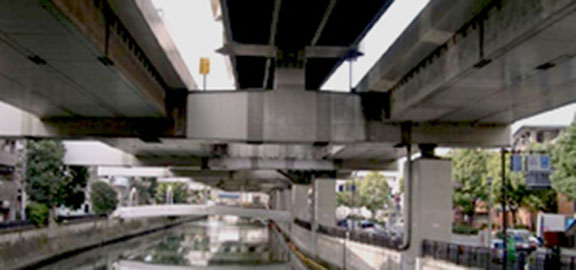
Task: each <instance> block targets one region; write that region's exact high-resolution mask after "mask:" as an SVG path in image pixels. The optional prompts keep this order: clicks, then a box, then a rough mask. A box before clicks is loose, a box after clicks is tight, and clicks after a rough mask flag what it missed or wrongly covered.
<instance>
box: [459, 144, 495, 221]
mask: <svg viewBox="0 0 576 270" xmlns="http://www.w3.org/2000/svg"><path fill="white" fill-rule="evenodd" d="M451 155H452V164H453V170H452V178H453V180H454V182H455V184H456V189H455V191H454V197H453V200H454V205H455V206H459V207H460V208H461V211H462V213H463V214H464V215H466V216H468V217H469V222H470V224H472V223H473V220H474V214H475V212H476V204H477V203H478V202H479V201H480V200H486V198H487V197H488V192H489V190H488V184H487V180H486V175H487V171H488V169H487V167H486V166H487V164H486V160H487V159H488V157H489V153H488V152H487V151H486V150H480V149H457V150H454V151H453V152H452V153H451Z"/></svg>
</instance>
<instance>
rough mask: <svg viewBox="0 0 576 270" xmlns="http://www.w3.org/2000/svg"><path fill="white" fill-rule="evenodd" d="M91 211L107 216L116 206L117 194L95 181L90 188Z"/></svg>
mask: <svg viewBox="0 0 576 270" xmlns="http://www.w3.org/2000/svg"><path fill="white" fill-rule="evenodd" d="M90 199H91V201H92V209H94V212H95V213H96V214H99V215H102V214H109V213H111V212H112V211H114V210H115V209H116V206H117V205H118V193H117V192H116V190H114V189H113V188H112V187H111V186H110V185H108V184H107V183H105V182H102V181H96V182H94V183H92V185H91V186H90Z"/></svg>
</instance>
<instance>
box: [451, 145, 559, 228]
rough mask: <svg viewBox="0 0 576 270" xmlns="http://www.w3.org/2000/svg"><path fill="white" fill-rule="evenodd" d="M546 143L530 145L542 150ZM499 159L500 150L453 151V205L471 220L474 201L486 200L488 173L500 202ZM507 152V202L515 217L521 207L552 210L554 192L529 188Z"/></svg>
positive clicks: (494, 193) (500, 177) (553, 207)
mask: <svg viewBox="0 0 576 270" xmlns="http://www.w3.org/2000/svg"><path fill="white" fill-rule="evenodd" d="M547 147H548V146H546V145H540V144H536V145H532V146H530V147H529V149H533V150H544V149H546V148H547ZM501 162H502V160H501V153H499V152H491V151H487V150H478V149H456V150H454V151H453V152H452V164H453V171H452V174H453V175H452V176H453V179H454V181H455V184H456V189H455V191H454V206H458V207H460V208H461V209H462V213H463V214H465V215H467V216H469V217H470V220H469V223H470V224H472V222H473V218H474V213H475V209H476V204H477V203H478V202H479V201H486V200H487V198H488V195H489V186H488V181H487V179H488V177H491V178H492V196H493V199H494V201H495V202H502V199H503V196H502V163H501ZM509 165H510V163H509V156H508V155H507V156H506V164H505V176H506V186H507V189H506V195H507V196H506V198H507V201H506V204H507V206H508V208H509V209H510V210H511V211H512V216H513V219H514V220H515V219H516V211H517V210H518V209H519V208H520V207H527V208H529V209H530V210H533V211H537V210H543V211H553V210H555V208H556V192H555V191H554V190H551V189H547V190H529V189H528V188H527V186H526V180H525V177H524V174H523V173H521V172H511V171H510V166H509Z"/></svg>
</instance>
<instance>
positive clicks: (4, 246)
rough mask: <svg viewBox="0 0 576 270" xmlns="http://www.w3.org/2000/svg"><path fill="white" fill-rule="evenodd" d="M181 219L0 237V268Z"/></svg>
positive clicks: (90, 225) (26, 263)
mask: <svg viewBox="0 0 576 270" xmlns="http://www.w3.org/2000/svg"><path fill="white" fill-rule="evenodd" d="M182 221H183V220H181V219H179V220H169V219H166V218H150V219H141V220H130V221H119V220H108V219H100V220H95V221H89V222H83V223H76V224H68V225H60V226H58V227H56V228H53V229H49V228H40V229H32V230H22V231H14V232H8V233H1V234H0V269H15V268H22V267H26V266H31V265H33V264H36V263H39V262H41V261H43V260H48V259H50V258H53V257H56V256H60V255H63V254H66V253H69V252H74V251H78V250H82V249H87V248H90V247H93V246H95V245H100V244H104V243H106V242H110V241H114V240H118V239H122V238H125V237H130V236H135V235H138V234H142V233H146V232H149V231H152V230H156V229H161V228H164V227H167V226H171V225H175V224H178V223H180V222H182Z"/></svg>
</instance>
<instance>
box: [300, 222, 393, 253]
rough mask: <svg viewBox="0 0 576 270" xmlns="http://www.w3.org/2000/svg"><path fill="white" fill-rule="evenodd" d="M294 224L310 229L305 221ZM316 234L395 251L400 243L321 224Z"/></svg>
mask: <svg viewBox="0 0 576 270" xmlns="http://www.w3.org/2000/svg"><path fill="white" fill-rule="evenodd" d="M294 224H296V225H298V226H300V227H302V228H304V229H306V230H311V229H312V224H310V222H308V221H305V220H301V219H294ZM318 233H320V234H324V235H328V236H332V237H336V238H346V237H348V239H350V240H351V241H355V242H359V243H362V244H368V245H372V246H378V247H384V248H389V249H397V248H398V247H399V246H400V244H401V241H402V240H401V239H395V238H391V237H389V236H387V235H385V234H379V233H371V232H364V231H356V230H348V229H346V228H341V227H332V226H325V225H321V224H320V225H318ZM347 234H348V235H347Z"/></svg>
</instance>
